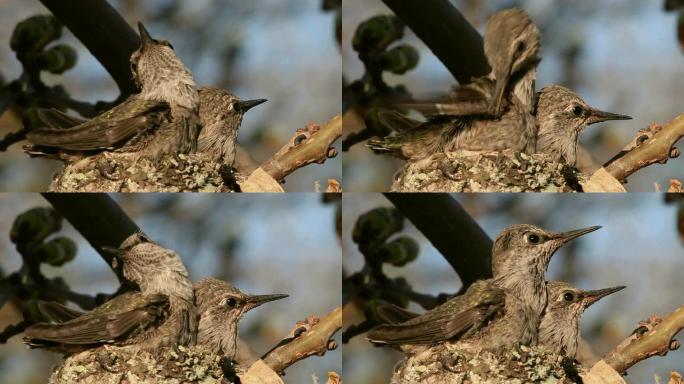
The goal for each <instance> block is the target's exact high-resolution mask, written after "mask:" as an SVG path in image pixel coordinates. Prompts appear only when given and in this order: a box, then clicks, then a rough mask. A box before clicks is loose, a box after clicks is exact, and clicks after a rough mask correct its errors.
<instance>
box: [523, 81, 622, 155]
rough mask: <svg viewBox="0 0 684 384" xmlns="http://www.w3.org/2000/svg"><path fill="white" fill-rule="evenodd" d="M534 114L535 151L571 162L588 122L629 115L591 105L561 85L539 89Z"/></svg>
mask: <svg viewBox="0 0 684 384" xmlns="http://www.w3.org/2000/svg"><path fill="white" fill-rule="evenodd" d="M536 117H537V122H538V125H539V133H538V136H537V152H538V153H545V154H548V155H550V156H551V157H552V159H553V160H554V161H564V162H565V163H567V164H568V165H571V166H574V165H575V164H576V163H577V146H578V144H579V134H580V133H581V132H582V131H583V130H584V129H585V128H586V127H587V126H589V125H591V124H596V123H600V122H602V121H607V120H629V119H631V117H629V116H627V115H619V114H617V113H611V112H604V111H601V110H598V109H596V108H593V107H591V106H589V104H587V103H586V102H585V101H584V100H582V99H581V98H580V97H579V96H577V94H576V93H575V92H573V91H571V90H570V89H568V88H565V87H562V86H560V85H551V86H548V87H544V88H542V90H541V91H539V95H538V101H537V111H536Z"/></svg>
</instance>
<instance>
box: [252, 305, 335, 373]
mask: <svg viewBox="0 0 684 384" xmlns="http://www.w3.org/2000/svg"><path fill="white" fill-rule="evenodd" d="M306 323H308V324H312V326H311V327H310V328H309V329H307V330H306V331H304V332H301V333H300V334H299V335H297V332H296V329H298V328H301V327H302V326H303V325H301V324H298V325H297V326H296V327H295V331H294V332H293V337H291V338H290V340H289V341H287V342H286V343H285V344H283V345H280V346H278V347H276V348H274V349H273V350H271V351H270V352H268V353H267V354H266V356H264V357H263V358H262V360H264V362H265V363H266V365H268V366H269V367H271V369H273V370H274V371H276V372H278V373H281V372H283V371H284V370H285V369H287V367H289V366H291V365H292V364H294V363H296V362H297V361H299V360H302V359H305V358H307V357H309V356H313V355H319V356H322V355H323V354H325V352H327V351H329V350H333V349H335V348H336V347H337V345H336V343H335V341H334V340H332V339H331V338H332V336H333V335H334V334H335V333H336V332H337V331H339V330H340V329H341V328H342V307H337V308H335V309H333V310H332V311H331V312H330V313H328V314H327V315H326V316H325V317H324V318H322V319H320V320H318V319H317V318H315V317H311V318H308V319H307V320H306ZM286 340H287V339H286Z"/></svg>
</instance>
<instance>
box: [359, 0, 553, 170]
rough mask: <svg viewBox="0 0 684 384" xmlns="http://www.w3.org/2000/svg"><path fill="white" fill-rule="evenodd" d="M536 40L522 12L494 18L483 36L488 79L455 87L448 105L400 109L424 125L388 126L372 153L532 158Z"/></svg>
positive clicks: (408, 157) (534, 28)
mask: <svg viewBox="0 0 684 384" xmlns="http://www.w3.org/2000/svg"><path fill="white" fill-rule="evenodd" d="M539 41H540V36H539V29H538V28H537V26H536V25H535V24H534V23H533V22H532V20H531V19H530V18H529V16H528V15H527V14H526V13H525V12H524V11H523V10H520V9H508V10H504V11H501V12H498V13H496V14H495V15H494V16H492V18H491V19H490V20H489V22H488V23H487V29H486V31H485V36H484V46H485V55H486V56H487V60H488V61H489V64H490V66H491V67H492V70H491V72H490V73H489V75H487V76H483V77H480V78H476V79H473V81H472V83H471V84H467V85H463V86H459V87H455V88H453V89H452V91H451V93H450V94H449V95H448V97H447V98H446V100H443V101H434V100H432V101H427V102H411V103H409V104H403V107H405V108H411V109H415V110H417V111H419V112H421V113H423V115H424V116H426V117H427V118H428V120H427V121H426V122H418V121H415V122H414V123H410V124H408V123H406V121H409V120H406V119H404V120H403V124H402V126H397V125H394V124H392V123H391V122H390V123H389V127H390V128H391V129H392V130H394V131H396V132H397V134H396V135H393V136H389V137H386V138H383V139H379V140H369V141H368V146H369V147H370V148H371V149H372V150H373V151H374V152H376V153H387V154H390V155H392V156H395V157H399V158H401V159H405V160H411V161H416V160H421V159H424V158H427V157H429V156H431V155H432V154H434V153H436V152H450V151H454V150H458V149H466V150H472V151H503V150H512V151H515V152H525V153H534V150H535V146H536V137H537V124H536V121H535V119H534V116H533V114H532V112H533V101H534V100H533V99H534V81H535V79H536V66H537V64H538V63H539V60H540V59H539V56H538V53H539V50H540V42H539ZM384 120H385V121H389V120H392V121H402V120H401V119H397V118H394V119H387V118H385V119H384ZM381 121H382V119H381Z"/></svg>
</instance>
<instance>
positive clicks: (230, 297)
mask: <svg viewBox="0 0 684 384" xmlns="http://www.w3.org/2000/svg"><path fill="white" fill-rule="evenodd" d="M286 297H288V295H283V294H274V295H248V294H246V293H243V292H241V291H240V290H239V289H237V288H235V287H233V286H232V285H230V284H228V283H226V282H225V281H221V280H218V279H214V278H205V279H202V280H200V281H198V282H197V283H196V284H195V300H196V304H197V316H198V318H199V326H198V331H197V345H199V346H200V347H203V348H206V349H207V350H208V351H209V352H211V353H216V354H220V355H223V356H224V357H225V358H228V359H234V358H235V354H236V353H237V346H238V322H239V321H240V319H242V316H244V314H245V313H246V312H248V311H250V310H252V309H254V308H256V307H258V306H260V305H261V304H264V303H267V302H269V301H274V300H280V299H284V298H286Z"/></svg>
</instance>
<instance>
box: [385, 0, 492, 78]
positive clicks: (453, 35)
mask: <svg viewBox="0 0 684 384" xmlns="http://www.w3.org/2000/svg"><path fill="white" fill-rule="evenodd" d="M383 2H384V3H385V4H386V5H387V6H388V7H389V8H390V9H392V11H393V12H394V13H395V14H396V15H397V16H398V17H399V18H400V19H401V21H403V22H404V23H405V24H406V25H407V26H408V27H409V28H411V30H412V31H413V32H415V34H416V35H417V36H418V37H419V38H420V39H421V40H422V41H423V42H424V43H425V44H426V45H427V46H428V47H429V48H430V50H431V51H432V52H433V53H434V54H435V56H437V58H438V59H439V60H440V61H441V62H442V63H443V64H444V65H445V66H446V67H447V69H448V70H449V72H451V74H452V75H453V76H454V77H455V78H456V79H457V80H458V82H459V83H461V84H466V83H469V82H470V79H471V78H472V77H477V76H483V75H486V74H487V73H488V72H489V64H487V59H486V58H485V55H484V47H483V43H482V36H480V34H479V33H478V32H477V30H476V29H475V28H474V27H473V26H472V25H471V24H470V23H469V22H468V20H466V19H465V17H463V15H462V14H461V13H460V12H459V11H458V9H456V8H455V7H454V6H453V5H451V3H449V1H448V0H383Z"/></svg>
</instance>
